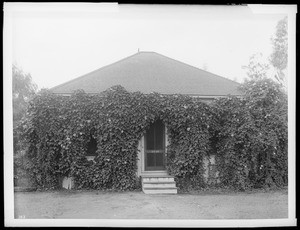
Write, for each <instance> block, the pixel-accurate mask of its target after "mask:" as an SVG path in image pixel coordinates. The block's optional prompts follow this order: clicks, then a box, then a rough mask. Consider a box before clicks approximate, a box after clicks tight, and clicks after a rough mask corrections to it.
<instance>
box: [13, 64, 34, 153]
mask: <svg viewBox="0 0 300 230" xmlns="http://www.w3.org/2000/svg"><path fill="white" fill-rule="evenodd" d="M36 90H37V85H36V84H35V83H34V82H33V81H32V78H31V75H30V74H29V73H24V72H23V71H22V70H21V69H20V68H18V67H17V66H16V65H13V67H12V99H13V128H14V153H16V152H17V151H18V150H20V148H21V146H20V144H19V141H18V140H19V137H18V132H17V130H16V127H17V125H18V124H19V122H20V121H21V119H22V117H23V115H24V114H25V111H26V108H27V105H28V101H29V100H30V99H31V98H32V97H33V96H34V95H35V93H36Z"/></svg>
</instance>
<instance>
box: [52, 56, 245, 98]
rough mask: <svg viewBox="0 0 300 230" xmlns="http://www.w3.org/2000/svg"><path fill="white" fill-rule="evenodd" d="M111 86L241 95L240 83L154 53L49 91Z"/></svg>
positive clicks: (99, 89)
mask: <svg viewBox="0 0 300 230" xmlns="http://www.w3.org/2000/svg"><path fill="white" fill-rule="evenodd" d="M114 85H121V86H123V87H124V88H125V89H126V90H128V91H130V92H136V91H140V92H142V93H146V94H147V93H151V92H157V93H162V94H185V95H194V96H204V97H208V96H226V95H228V94H230V95H241V92H239V91H238V89H237V88H238V86H239V83H237V82H235V81H232V80H229V79H226V78H224V77H220V76H218V75H216V74H213V73H210V72H207V71H204V70H201V69H198V68H196V67H193V66H190V65H188V64H185V63H183V62H180V61H176V60H174V59H171V58H168V57H166V56H163V55H161V54H158V53H155V52H138V53H136V54H134V55H132V56H129V57H127V58H124V59H122V60H120V61H118V62H115V63H113V64H110V65H107V66H104V67H102V68H100V69H97V70H95V71H93V72H90V73H88V74H86V75H83V76H81V77H78V78H75V79H73V80H71V81H68V82H66V83H64V84H61V85H58V86H56V87H54V88H52V89H51V90H52V92H53V93H57V94H70V93H72V92H73V91H74V90H77V89H83V90H84V91H85V92H86V93H99V92H102V91H104V90H106V89H108V88H110V87H112V86H114Z"/></svg>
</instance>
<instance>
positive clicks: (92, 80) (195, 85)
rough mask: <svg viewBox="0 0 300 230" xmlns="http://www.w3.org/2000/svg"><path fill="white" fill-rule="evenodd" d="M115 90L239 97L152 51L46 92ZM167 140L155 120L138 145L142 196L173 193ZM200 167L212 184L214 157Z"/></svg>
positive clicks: (230, 86) (68, 182)
mask: <svg viewBox="0 0 300 230" xmlns="http://www.w3.org/2000/svg"><path fill="white" fill-rule="evenodd" d="M114 85H121V86H123V87H124V88H125V89H126V90H128V91H129V92H136V91H139V92H141V93H144V94H149V93H151V92H157V93H160V94H167V95H174V94H183V95H189V96H192V97H197V98H200V99H201V100H203V101H205V102H208V103H209V102H210V101H212V100H213V99H214V98H218V97H226V96H228V95H234V96H239V95H241V92H240V91H239V90H238V87H239V84H238V83H236V82H234V81H231V80H229V79H226V78H224V77H221V76H218V75H215V74H213V73H210V72H207V71H204V70H201V69H198V68H196V67H193V66H190V65H188V64H185V63H183V62H180V61H177V60H174V59H171V58H169V57H166V56H163V55H161V54H158V53H155V52H138V53H136V54H134V55H132V56H129V57H127V58H124V59H122V60H120V61H118V62H116V63H113V64H111V65H108V66H105V67H102V68H100V69H97V70H95V71H93V72H91V73H88V74H86V75H84V76H81V77H78V78H75V79H74V80H71V81H69V82H66V83H64V84H61V85H59V86H56V87H54V88H52V89H51V91H52V92H53V93H55V94H60V95H65V96H68V95H71V94H72V92H73V91H75V90H79V89H82V90H84V91H85V92H86V93H88V94H97V93H100V92H102V91H104V90H106V89H108V88H110V87H112V86H114ZM169 141H170V140H169V138H168V127H167V126H166V125H165V124H164V123H163V122H162V121H161V120H156V121H155V122H154V123H152V124H151V125H150V127H149V129H148V130H147V131H146V133H145V135H144V136H143V137H142V138H141V139H140V141H139V143H138V147H137V148H138V160H137V172H136V174H137V176H138V177H141V178H142V188H143V191H144V192H145V193H151V194H152V193H177V188H176V183H175V181H174V178H173V177H172V176H171V175H169V174H168V172H167V170H166V152H167V147H168V144H169ZM96 145H97V143H96V142H95V141H93V140H91V142H90V145H89V150H88V155H87V156H86V157H87V159H89V160H93V158H94V157H95V148H96ZM203 162H204V168H205V175H204V178H205V179H206V181H207V183H210V180H216V178H217V174H218V173H217V172H216V171H215V156H214V155H211V156H210V157H209V158H206V159H203ZM211 175H213V176H211ZM63 187H65V188H72V179H71V178H65V180H64V181H63Z"/></svg>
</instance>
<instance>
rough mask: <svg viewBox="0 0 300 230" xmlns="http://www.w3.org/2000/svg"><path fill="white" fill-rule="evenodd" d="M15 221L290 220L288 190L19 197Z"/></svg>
mask: <svg viewBox="0 0 300 230" xmlns="http://www.w3.org/2000/svg"><path fill="white" fill-rule="evenodd" d="M14 202H15V204H14V206H15V210H14V214H15V218H25V219H36V218H37V219H45V218H50V219H203V220H205V219H269V218H287V217H288V193H287V190H279V191H268V192H264V191H258V192H251V193H249V192H248V193H242V192H238V193H234V192H225V193H211V192H203V193H198V194H177V195H146V194H144V193H142V192H138V191H137V192H102V191H70V190H61V191H52V192H37V191H36V192H15V195H14Z"/></svg>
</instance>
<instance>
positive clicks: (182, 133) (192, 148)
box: [18, 79, 288, 190]
mask: <svg viewBox="0 0 300 230" xmlns="http://www.w3.org/2000/svg"><path fill="white" fill-rule="evenodd" d="M242 90H243V91H244V93H245V95H244V97H242V98H238V97H228V98H221V99H218V100H216V101H214V102H211V103H210V104H207V103H204V102H202V101H201V100H199V99H195V98H192V97H189V96H183V95H161V94H157V93H151V94H148V95H145V94H142V93H140V92H134V93H130V92H127V91H126V90H125V89H124V88H122V87H121V86H115V87H112V88H110V89H108V90H106V91H104V92H102V93H99V94H96V95H90V94H86V93H84V92H83V91H76V92H74V93H73V94H72V95H71V96H68V97H66V96H61V95H55V94H53V93H51V92H49V91H43V92H42V93H40V94H38V95H37V96H36V97H35V98H34V99H33V100H31V101H30V105H29V107H28V110H27V113H26V115H25V117H24V119H23V120H22V122H21V124H20V125H19V127H18V129H19V133H21V134H22V141H23V142H24V144H25V145H26V146H27V151H26V154H25V157H26V159H27V160H26V161H25V162H26V165H25V166H23V167H25V169H26V171H27V172H28V173H29V174H30V176H31V178H32V182H33V183H34V184H35V185H36V186H37V187H39V188H42V189H55V188H59V187H60V185H61V178H62V177H64V176H71V177H73V178H74V179H75V185H76V188H78V189H80V188H85V189H114V190H132V189H136V188H139V186H140V181H139V178H138V177H137V174H136V172H137V156H138V142H139V140H140V139H141V137H142V136H143V135H144V134H145V132H146V131H147V129H148V128H149V126H150V124H151V123H153V122H154V121H155V120H157V119H161V120H162V121H163V122H164V124H165V125H166V126H167V127H168V143H169V145H168V146H167V153H166V155H167V157H166V158H167V159H166V162H167V165H166V168H167V170H168V173H169V174H170V175H173V176H174V177H175V180H176V183H177V186H178V187H179V188H180V189H183V190H185V189H201V188H203V187H205V186H208V185H207V184H206V182H205V180H204V174H205V173H204V170H205V169H204V168H203V160H204V158H205V157H208V156H209V155H210V154H215V155H216V161H217V168H218V171H219V181H220V184H221V185H222V186H223V187H233V188H236V189H242V190H245V189H248V188H252V187H263V186H284V185H286V184H287V170H288V167H287V97H286V94H285V93H284V92H283V91H282V90H281V87H280V86H279V85H278V84H276V83H274V82H273V81H271V80H268V79H260V80H251V81H247V82H246V83H245V84H243V88H242ZM91 136H92V137H93V138H95V140H96V141H97V150H96V157H95V159H94V161H88V160H87V158H86V154H87V151H88V144H87V143H88V142H89V141H90V138H91Z"/></svg>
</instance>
